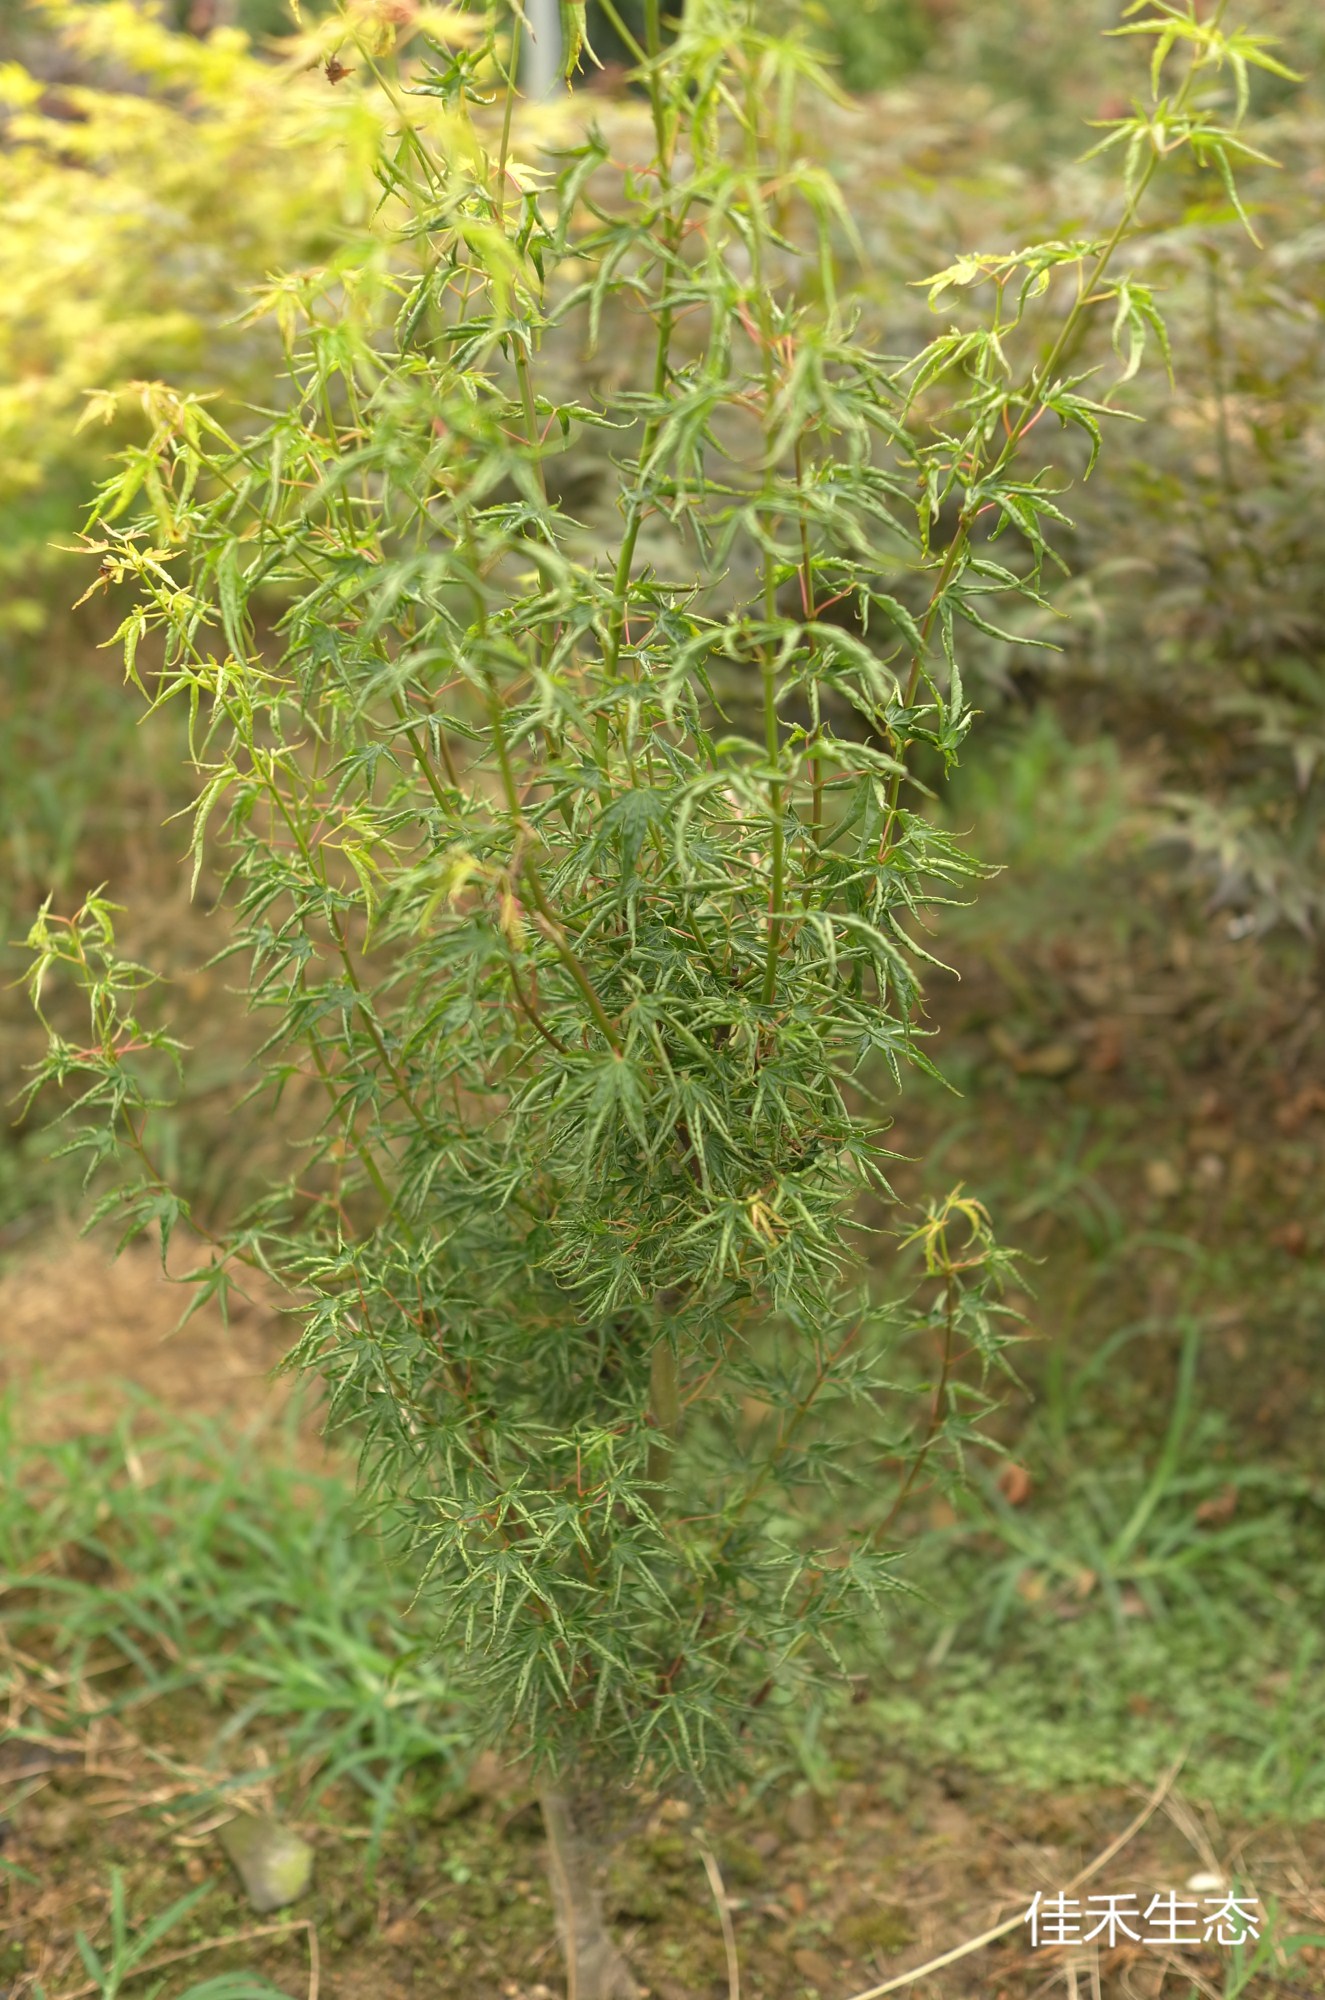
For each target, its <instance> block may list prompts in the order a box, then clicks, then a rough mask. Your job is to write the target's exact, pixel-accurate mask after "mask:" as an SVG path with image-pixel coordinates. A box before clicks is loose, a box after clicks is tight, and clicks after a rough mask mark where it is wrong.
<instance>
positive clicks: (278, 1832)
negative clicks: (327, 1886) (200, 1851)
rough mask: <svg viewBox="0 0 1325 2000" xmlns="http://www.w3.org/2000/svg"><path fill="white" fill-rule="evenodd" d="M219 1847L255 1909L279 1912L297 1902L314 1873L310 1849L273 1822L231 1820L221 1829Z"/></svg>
mask: <svg viewBox="0 0 1325 2000" xmlns="http://www.w3.org/2000/svg"><path fill="white" fill-rule="evenodd" d="M220 1840H221V1845H222V1847H223V1848H224V1849H225V1851H226V1853H227V1854H228V1855H229V1857H230V1860H231V1861H232V1862H233V1864H234V1867H235V1872H236V1873H237V1875H238V1876H239V1879H240V1881H241V1882H242V1883H243V1885H244V1893H245V1895H246V1896H247V1897H248V1900H249V1902H250V1903H251V1904H252V1906H253V1908H254V1909H255V1910H258V1911H259V1912H266V1911H268V1910H280V1909H283V1908H284V1907H285V1905H286V1904H287V1903H294V1902H297V1901H298V1899H299V1897H300V1896H302V1895H303V1893H304V1891H305V1889H307V1887H308V1884H309V1881H310V1880H311V1878H312V1874H313V1850H312V1848H311V1847H310V1846H309V1844H308V1842H307V1841H306V1840H304V1839H302V1838H301V1837H300V1836H299V1834H297V1833H294V1832H292V1831H291V1829H290V1828H289V1827H288V1826H281V1825H279V1824H278V1822H277V1821H276V1820H274V1819H267V1818H265V1817H255V1818H250V1817H248V1816H247V1815H246V1816H244V1817H243V1818H240V1819H232V1820H231V1821H230V1822H229V1824H228V1825H226V1826H223V1827H222V1828H221V1834H220Z"/></svg>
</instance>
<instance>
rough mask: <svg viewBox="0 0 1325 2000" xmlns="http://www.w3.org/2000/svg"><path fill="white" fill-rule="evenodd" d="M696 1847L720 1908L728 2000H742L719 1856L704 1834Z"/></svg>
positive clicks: (739, 1967)
mask: <svg viewBox="0 0 1325 2000" xmlns="http://www.w3.org/2000/svg"><path fill="white" fill-rule="evenodd" d="M695 1845H696V1846H697V1847H698V1849H699V1851H700V1853H701V1855H702V1856H703V1858H704V1873H705V1874H706V1875H707V1876H708V1878H709V1888H710V1889H711V1890H712V1891H713V1900H714V1902H715V1903H716V1904H717V1906H718V1922H719V1923H720V1924H721V1925H722V1943H723V1948H724V1950H725V1951H726V1953H727V2000H741V1965H740V1960H739V1959H738V1958H737V1956H736V1932H735V1931H734V1930H733V1928H732V1916H731V1910H730V1909H729V1907H728V1904H727V1891H726V1888H725V1887H724V1886H723V1880H722V1871H721V1869H720V1868H719V1867H718V1862H717V1856H716V1855H715V1854H714V1852H713V1849H712V1848H711V1847H710V1846H709V1844H708V1842H707V1841H706V1840H705V1838H704V1836H703V1834H702V1833H697V1834H696V1835H695Z"/></svg>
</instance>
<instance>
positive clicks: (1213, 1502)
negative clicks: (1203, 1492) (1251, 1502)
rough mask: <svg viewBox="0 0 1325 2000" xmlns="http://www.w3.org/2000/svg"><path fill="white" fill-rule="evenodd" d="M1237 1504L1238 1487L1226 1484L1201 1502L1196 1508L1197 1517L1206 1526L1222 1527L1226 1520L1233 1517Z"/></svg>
mask: <svg viewBox="0 0 1325 2000" xmlns="http://www.w3.org/2000/svg"><path fill="white" fill-rule="evenodd" d="M1237 1505H1238V1489H1237V1487H1236V1486H1224V1487H1221V1489H1220V1490H1219V1492H1218V1493H1212V1494H1211V1496H1210V1498H1209V1499H1208V1500H1203V1501H1202V1502H1201V1504H1200V1506H1199V1507H1198V1508H1197V1510H1196V1518H1197V1520H1198V1521H1200V1522H1201V1523H1202V1525H1203V1526H1204V1527H1207V1528H1222V1527H1223V1525H1224V1523H1225V1522H1226V1521H1231V1520H1232V1519H1233V1516H1234V1514H1235V1513H1236V1512H1237Z"/></svg>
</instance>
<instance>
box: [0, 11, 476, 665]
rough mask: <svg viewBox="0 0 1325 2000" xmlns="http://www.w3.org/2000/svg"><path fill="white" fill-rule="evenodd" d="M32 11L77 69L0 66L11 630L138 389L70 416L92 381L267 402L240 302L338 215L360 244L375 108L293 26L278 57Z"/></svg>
mask: <svg viewBox="0 0 1325 2000" xmlns="http://www.w3.org/2000/svg"><path fill="white" fill-rule="evenodd" d="M42 16H43V18H44V20H45V21H46V23H47V24H48V26H49V30H50V32H51V34H52V35H53V36H54V37H55V38H56V44H57V50H58V56H59V63H58V68H59V70H60V71H61V73H68V72H70V71H72V72H73V73H75V74H76V75H78V76H79V77H80V78H86V79H91V80H89V81H80V82H76V83H65V82H61V83H59V84H58V85H51V86H48V85H46V84H45V83H43V82H42V81H41V80H40V79H39V78H38V77H36V76H33V75H31V74H29V73H28V71H26V70H25V69H23V68H21V67H20V66H19V65H18V64H15V63H9V64H6V65H4V66H3V67H0V208H2V209H3V212H4V216H5V227H4V230H3V232H0V577H3V579H4V582H5V584H6V585H7V588H6V589H5V590H4V602H3V606H2V607H0V631H3V630H5V629H6V628H7V629H8V631H9V632H10V634H11V635H12V634H15V633H16V632H18V633H21V632H25V631H26V632H30V633H31V632H36V631H38V630H40V629H41V627H42V626H43V624H44V623H45V622H46V621H47V619H48V617H49V613H50V609H51V606H52V601H53V602H54V603H55V604H56V605H59V604H61V603H62V602H63V601H64V594H63V592H62V591H61V590H58V589H57V590H56V591H55V592H54V594H53V600H52V592H51V589H50V583H49V573H50V568H51V565H52V563H53V562H56V563H58V562H59V561H60V560H61V558H60V557H59V556H58V555H56V554H55V553H54V551H53V547H52V545H53V544H56V543H59V542H68V541H70V540H71V539H72V537H73V535H74V534H75V533H76V532H77V528H78V525H79V522H80V520H81V518H82V514H83V511H84V509H85V507H86V505H87V502H88V500H89V498H90V494H91V490H92V486H93V484H94V482H95V480H96V479H97V478H98V476H99V475H100V474H101V473H102V472H103V470H104V469H105V467H106V466H107V465H108V463H109V461H110V459H111V457H112V456H113V454H114V453H115V452H116V451H117V450H118V449H119V448H120V447H121V446H122V445H123V443H124V442H125V440H126V437H127V436H131V435H133V431H132V429H131V428H130V427H131V426H132V425H133V424H134V423H135V417H136V412H137V410H138V398H137V397H135V398H133V399H132V400H131V401H127V402H125V403H124V404H122V405H121V404H120V402H119V401H118V400H116V401H115V402H113V403H112V402H110V401H109V400H107V399H104V398H103V399H102V400H101V401H100V402H99V403H98V404H96V405H95V406H93V407H94V408H95V413H96V414H97V415H98V416H99V417H101V418H103V419H104V418H110V419H111V421H110V422H109V423H102V422H99V423H95V424H92V425H89V426H86V427H83V428H82V430H81V434H80V418H81V417H82V416H83V415H84V414H85V411H86V409H87V407H88V404H87V399H88V398H89V396H92V395H94V394H96V392H99V391H105V390H113V389H115V388H116V387H118V386H119V385H122V384H124V383H126V382H128V381H130V380H132V379H134V378H141V377H144V376H162V377H166V378H168V379H169V380H170V381H172V382H174V383H178V384H180V385H181V386H187V387H190V388H219V389H222V390H224V389H230V390H233V391H234V392H236V393H238V394H240V395H243V394H250V395H252V396H254V397H255V398H256V399H258V400H265V399H266V398H265V394H264V390H265V381H266V380H270V379H271V377H272V376H273V375H274V374H275V373H276V372H277V370H278V368H279V353H278V350H277V348H276V345H275V343H276V340H277V335H276V332H275V330H274V329H273V330H271V332H270V333H269V335H268V336H267V341H268V342H269V343H270V345H268V344H265V343H264V339H263V338H262V337H259V336H255V333H254V331H253V330H252V329H251V328H250V329H248V330H246V331H244V332H243V334H242V336H241V335H240V333H239V328H238V324H237V323H238V320H239V319H240V317H241V316H242V315H243V312H244V309H245V307H246V305H247V304H248V303H249V300H250V297H251V295H252V293H253V292H254V291H255V290H257V289H258V288H259V287H261V286H262V285H263V284H264V281H266V280H268V279H269V278H270V276H271V274H272V273H274V272H276V271H290V270H292V269H293V270H298V269H300V268H305V267H307V266H308V265H309V264H320V263H323V262H325V261H326V260H328V259H329V258H331V257H333V256H334V255H335V253H336V250H337V248H338V245H339V244H341V243H342V242H344V241H345V232H346V230H347V229H348V228H354V229H355V230H356V233H357V235H358V237H359V240H360V244H361V245H362V243H363V240H364V233H365V228H367V229H368V233H369V235H370V237H371V235H372V234H373V233H374V232H373V231H372V228H371V223H372V217H373V213H374V210H375V208H376V206H377V204H378V202H379V201H380V199H381V187H380V185H379V184H378V182H377V181H376V179H375V177H374V166H375V163H376V162H377V160H378V158H379V156H380V145H381V139H382V123H383V118H384V116H390V115H391V106H390V104H389V101H388V100H387V98H386V97H385V96H383V95H382V94H381V92H380V91H377V90H375V89H373V88H371V87H369V88H365V87H364V86H363V82H362V81H356V82H354V83H351V84H348V85H342V87H341V88H339V89H333V88H332V87H331V85H330V83H329V81H328V77H327V75H326V73H325V72H324V71H323V70H322V69H319V68H316V67H310V66H308V65H309V63H310V60H311V62H312V63H316V60H317V56H318V53H319V48H318V47H313V46H312V44H311V43H310V49H311V58H310V54H309V53H307V52H305V51H304V50H303V48H302V46H301V45H291V46H290V47H289V48H288V49H284V50H282V52H281V53H282V54H283V55H286V56H288V57H289V60H287V61H286V62H284V63H283V64H281V65H279V66H278V65H277V64H275V63H273V62H271V61H269V60H264V59H263V57H262V56H261V55H259V54H258V53H256V52H255V51H254V50H253V48H252V47H251V46H250V44H249V41H248V38H247V37H246V36H245V35H243V34H241V33H240V32H239V31H238V30H235V29H230V28H222V29H218V30H216V31H215V32H214V33H213V34H212V35H211V36H210V37H209V38H208V39H206V40H199V39H197V38H195V37H194V36H191V35H188V34H182V33H177V32H174V31H172V30H171V29H169V28H167V27H166V26H164V25H163V23H162V22H161V20H160V19H159V18H157V17H156V16H155V15H154V14H153V13H151V12H149V11H146V10H145V9H143V8H142V7H139V6H136V5H134V4H132V0H93V4H86V0H72V3H71V4H66V0H56V4H53V5H45V6H43V8H42ZM383 21H384V26H385V27H387V28H388V30H389V28H390V21H389V19H388V18H387V17H386V16H383ZM437 27H438V22H437V20H436V19H435V18H434V19H433V20H432V22H431V29H430V31H431V32H433V33H436V31H437ZM317 32H318V34H319V35H321V34H323V33H324V31H323V30H322V29H319V30H318V31H317ZM342 33H344V29H343V28H342ZM301 43H302V38H301ZM368 82H369V85H370V86H371V78H370V79H368ZM360 254H362V252H361V253H360ZM121 410H122V412H123V414H122V415H121ZM6 573H7V574H6ZM43 579H44V580H45V588H44V589H43V588H42V583H43Z"/></svg>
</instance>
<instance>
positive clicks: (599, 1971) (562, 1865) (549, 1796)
mask: <svg viewBox="0 0 1325 2000" xmlns="http://www.w3.org/2000/svg"><path fill="white" fill-rule="evenodd" d="M538 1797H539V1804H540V1806H541V1807H542V1810H543V1826H544V1829H545V1831H546V1833H547V1845H548V1876H549V1879H550V1881H551V1884H552V1899H553V1903H554V1905H555V1907H556V1912H557V1929H558V1931H559V1932H560V1935H561V1948H562V1951H563V1953H564V1954H565V1959H566V2000H639V1987H638V1986H637V1985H636V1984H635V1981H634V1980H633V1979H632V1978H631V1976H630V1968H629V1966H628V1965H627V1964H626V1961H625V1959H624V1958H623V1957H622V1956H621V1953H620V1952H619V1951H618V1950H617V1948H616V1945H615V1944H614V1943H613V1941H612V1936H611V1933H610V1932H609V1930H608V1928H607V1924H606V1921H605V1920H604V1917H603V1899H602V1896H601V1894H600V1892H599V1888H598V1870H597V1865H596V1864H597V1860H598V1853H597V1844H596V1842H594V1841H593V1840H592V1839H590V1838H589V1837H588V1836H587V1834H586V1820H587V1818H588V1815H587V1814H586V1813H585V1811H584V1808H583V1806H582V1805H581V1803H580V1802H579V1801H578V1800H577V1799H576V1798H575V1797H574V1795H573V1794H572V1793H570V1792H569V1791H567V1790H565V1789H564V1788H562V1787H560V1786H556V1785H551V1784H545V1785H544V1786H543V1788H542V1790H541V1791H540V1792H539V1795H538Z"/></svg>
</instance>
